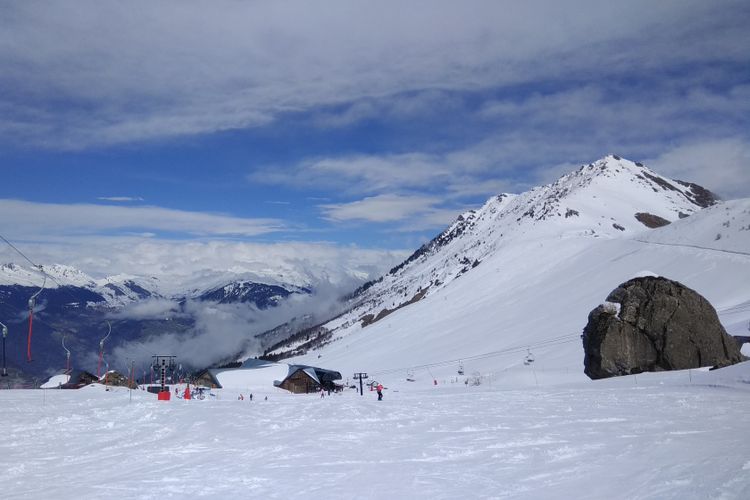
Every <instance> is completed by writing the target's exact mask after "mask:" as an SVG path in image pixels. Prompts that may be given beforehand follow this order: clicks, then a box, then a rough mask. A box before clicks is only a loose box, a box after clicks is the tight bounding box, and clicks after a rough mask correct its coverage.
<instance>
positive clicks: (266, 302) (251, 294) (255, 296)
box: [194, 279, 311, 309]
mask: <svg viewBox="0 0 750 500" xmlns="http://www.w3.org/2000/svg"><path fill="white" fill-rule="evenodd" d="M295 293H298V294H300V293H301V294H309V293H311V291H310V289H309V288H302V287H297V286H293V285H285V286H281V285H271V284H266V283H256V282H253V281H248V280H243V279H238V280H234V281H231V282H229V283H226V284H223V285H219V286H216V287H212V288H209V289H207V290H205V291H203V292H201V293H199V294H197V295H195V297H194V298H196V299H198V300H201V301H212V302H218V303H219V304H227V303H243V304H246V303H252V304H254V305H255V306H256V307H258V308H259V309H268V308H269V307H275V306H277V305H279V303H281V301H283V300H284V299H286V298H287V297H289V296H290V295H292V294H295Z"/></svg>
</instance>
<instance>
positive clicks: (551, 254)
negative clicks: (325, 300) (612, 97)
mask: <svg viewBox="0 0 750 500" xmlns="http://www.w3.org/2000/svg"><path fill="white" fill-rule="evenodd" d="M653 179H657V180H653ZM667 183H669V186H671V187H665V186H666V184H667ZM696 193H698V195H697V194H696ZM705 193H706V191H705V190H702V189H700V188H698V187H696V186H694V185H687V186H686V185H683V184H680V183H677V182H675V181H668V180H666V179H664V178H662V177H660V176H658V174H655V173H653V172H652V171H650V170H648V169H647V168H646V167H643V166H639V165H636V164H634V163H631V162H628V161H626V160H621V159H616V158H615V157H607V158H605V159H603V160H600V161H599V162H596V163H594V164H592V165H590V166H585V167H582V169H580V170H578V171H577V172H574V173H572V174H569V175H567V176H564V177H562V178H561V179H560V180H559V181H557V182H556V183H554V184H552V185H549V186H545V187H543V188H537V189H534V190H532V191H530V192H528V193H524V194H522V195H518V196H515V197H498V198H494V199H492V200H490V201H489V202H488V203H487V204H486V205H485V206H484V207H483V208H482V209H480V210H478V211H476V212H474V213H472V214H469V215H470V216H471V217H467V216H466V215H464V216H463V219H464V221H468V223H467V224H466V227H464V228H463V229H462V231H461V232H460V234H458V235H456V236H455V237H453V238H452V239H449V240H448V241H446V242H445V243H443V244H442V245H433V248H431V249H428V250H427V251H424V252H422V253H421V254H419V255H418V256H417V257H416V258H414V259H412V260H411V261H410V262H407V263H406V264H405V265H403V266H401V267H400V268H397V269H395V270H394V271H393V272H392V273H390V274H389V275H387V276H385V277H384V278H383V279H382V280H381V281H380V282H377V283H375V284H373V285H372V286H370V287H369V288H368V289H366V290H364V292H362V293H361V294H360V295H359V296H358V297H357V298H356V299H355V302H354V307H353V308H352V309H351V310H350V311H348V312H347V313H345V314H343V315H341V316H339V317H338V318H336V319H334V320H332V321H330V322H328V323H326V324H324V325H323V329H324V330H325V332H326V333H325V334H324V335H322V338H323V342H322V343H323V344H324V347H323V348H318V349H316V350H314V351H311V352H309V353H308V354H307V355H303V356H299V357H295V358H293V362H300V363H307V364H314V363H316V362H317V363H318V364H319V365H321V366H325V367H327V368H331V369H335V370H339V371H341V372H342V373H350V372H352V373H353V372H354V371H368V372H372V373H374V374H375V375H376V376H379V377H383V378H384V379H385V380H386V381H391V380H405V379H406V376H407V373H408V372H410V371H414V372H416V375H417V376H416V377H412V378H417V379H419V380H421V381H426V382H428V383H432V382H433V381H434V380H435V379H438V380H439V381H446V382H447V383H450V382H451V381H453V382H454V383H456V382H458V380H457V379H458V377H457V375H458V374H457V371H458V366H459V363H460V362H463V364H464V365H466V366H465V372H466V373H467V374H470V373H473V372H474V371H479V372H480V373H482V374H485V375H486V377H487V378H488V379H490V378H491V379H495V380H503V381H505V382H507V383H509V384H510V385H513V384H515V383H521V384H529V383H535V380H534V379H533V378H532V377H531V375H532V374H531V373H530V370H531V368H529V366H526V365H524V364H523V359H524V357H525V355H526V351H527V349H530V350H532V351H533V354H535V355H536V356H537V362H536V364H535V365H534V366H535V367H536V368H537V373H536V376H537V380H538V379H539V378H547V379H549V380H556V381H560V382H562V381H566V380H577V379H581V378H583V377H584V375H583V373H582V371H583V370H582V368H583V350H582V346H581V341H580V333H581V331H582V329H583V326H584V325H585V323H586V320H587V316H588V313H589V311H591V310H592V309H593V308H594V307H596V305H598V304H599V303H601V302H602V301H603V300H604V298H605V297H606V296H607V295H608V293H609V292H610V291H611V290H612V289H614V288H615V287H616V286H617V285H619V284H620V283H622V282H624V281H626V280H628V279H630V278H632V277H634V276H636V275H639V274H642V273H644V272H647V273H653V274H659V275H663V276H665V277H668V278H671V279H675V280H678V281H681V282H682V283H684V284H685V285H687V286H689V287H691V288H693V289H695V290H697V291H698V292H699V293H701V294H702V295H704V296H705V297H706V298H707V299H708V300H709V301H711V302H712V304H713V305H714V306H715V307H716V308H717V309H718V311H719V314H720V317H721V318H726V319H728V320H729V321H726V320H725V325H726V326H727V327H728V328H729V329H730V333H735V334H739V333H742V331H743V329H746V326H743V325H747V323H748V321H749V320H750V308H748V304H750V288H749V287H748V286H747V283H748V282H750V255H747V253H744V254H743V253H730V252H726V251H724V250H726V249H725V248H724V247H723V246H722V245H724V244H727V245H728V247H732V248H735V247H736V244H735V243H731V242H740V243H738V244H739V246H742V243H741V242H742V241H743V240H742V238H745V237H746V236H745V234H746V233H747V232H748V231H746V230H745V229H743V228H746V227H748V226H750V214H749V213H748V211H747V206H748V202H747V200H745V201H742V202H736V203H726V204H725V203H721V204H719V205H716V207H714V209H713V210H708V211H704V210H703V209H702V207H701V205H702V204H706V201H707V200H709V198H708V197H706V196H704V195H705ZM569 210H574V211H576V212H577V214H578V215H570V214H569V213H568V211H569ZM636 213H650V214H653V215H656V216H658V217H661V218H663V219H666V220H670V221H672V223H671V224H670V225H668V226H665V227H662V228H658V229H649V228H647V227H645V226H644V225H643V224H641V223H640V222H639V221H638V220H637V219H636V218H635V214H636ZM688 213H690V214H692V215H691V216H689V217H687V218H684V215H685V214H688ZM719 213H720V214H721V216H720V217H717V214H719ZM566 214H568V216H567V217H566ZM680 214H682V215H680ZM681 217H683V218H681ZM727 218H728V219H729V220H731V221H732V222H731V224H730V226H729V227H724V226H723V225H722V224H723V222H725V220H726V219H727ZM459 222H461V221H459ZM717 224H718V225H719V226H720V228H721V230H723V231H724V234H725V235H726V236H725V237H723V238H721V239H719V240H715V241H712V245H711V246H704V243H705V241H703V239H702V238H701V236H700V235H702V234H714V236H715V234H716V232H717V231H718V230H719V228H717ZM616 226H620V227H621V228H623V229H620V228H618V227H616ZM454 227H455V225H454ZM730 232H731V234H730ZM443 234H446V233H443ZM441 236H442V235H441ZM439 238H440V237H439ZM652 240H653V241H652ZM666 241H675V242H676V243H675V245H678V246H673V245H671V244H670V245H665V244H663V243H664V242H666ZM689 242H694V243H698V244H694V243H689ZM657 243H658V244H657ZM696 247H704V248H696ZM745 250H746V251H747V247H746V248H745ZM458 277H460V279H456V278H458ZM420 291H421V292H420ZM425 291H426V293H425ZM415 299H417V300H415ZM410 302H411V303H410ZM399 306H402V307H399ZM730 314H731V317H729V316H728V315H730ZM298 346H299V344H297V345H294V344H292V345H290V346H289V347H281V348H279V349H278V351H282V350H284V349H289V348H290V347H291V348H292V349H293V348H295V347H298ZM303 347H304V346H303ZM318 356H320V359H319V358H318Z"/></svg>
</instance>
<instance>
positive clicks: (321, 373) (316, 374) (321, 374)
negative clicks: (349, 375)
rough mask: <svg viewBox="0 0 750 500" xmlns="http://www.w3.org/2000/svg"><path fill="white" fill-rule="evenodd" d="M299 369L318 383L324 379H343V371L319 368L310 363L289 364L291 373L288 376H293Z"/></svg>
mask: <svg viewBox="0 0 750 500" xmlns="http://www.w3.org/2000/svg"><path fill="white" fill-rule="evenodd" d="M299 370H302V371H304V372H305V373H306V374H308V375H309V376H310V378H311V379H313V380H314V381H316V382H317V383H319V384H320V383H321V381H322V380H329V381H332V380H339V379H341V373H339V372H337V371H334V370H326V369H325V368H318V367H317V366H308V365H289V373H288V374H287V376H286V378H289V377H291V376H292V375H294V374H295V373H296V372H298V371H299Z"/></svg>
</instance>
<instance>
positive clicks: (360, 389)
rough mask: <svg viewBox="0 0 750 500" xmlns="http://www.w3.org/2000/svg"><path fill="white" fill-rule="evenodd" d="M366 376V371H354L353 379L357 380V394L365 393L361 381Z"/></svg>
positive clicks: (362, 394)
mask: <svg viewBox="0 0 750 500" xmlns="http://www.w3.org/2000/svg"><path fill="white" fill-rule="evenodd" d="M366 378H368V377H367V374H366V373H355V374H354V380H359V395H360V396H364V395H365V391H364V388H363V387H362V381H363V380H364V379H366Z"/></svg>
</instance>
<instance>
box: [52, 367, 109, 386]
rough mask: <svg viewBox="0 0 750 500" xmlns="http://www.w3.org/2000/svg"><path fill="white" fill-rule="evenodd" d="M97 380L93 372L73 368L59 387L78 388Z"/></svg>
mask: <svg viewBox="0 0 750 500" xmlns="http://www.w3.org/2000/svg"><path fill="white" fill-rule="evenodd" d="M94 382H99V379H98V378H97V376H96V375H94V374H93V373H89V372H87V371H85V370H73V371H72V372H71V373H70V378H69V379H68V381H67V382H66V383H65V384H62V385H61V386H60V389H80V388H81V387H84V386H87V385H89V384H93V383H94Z"/></svg>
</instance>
